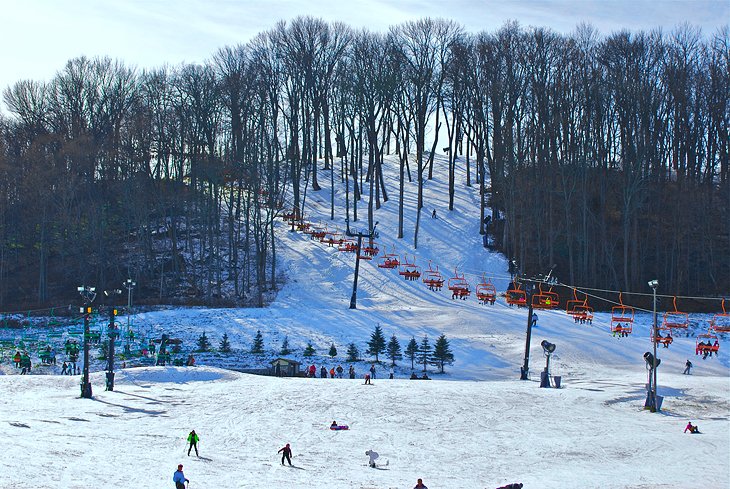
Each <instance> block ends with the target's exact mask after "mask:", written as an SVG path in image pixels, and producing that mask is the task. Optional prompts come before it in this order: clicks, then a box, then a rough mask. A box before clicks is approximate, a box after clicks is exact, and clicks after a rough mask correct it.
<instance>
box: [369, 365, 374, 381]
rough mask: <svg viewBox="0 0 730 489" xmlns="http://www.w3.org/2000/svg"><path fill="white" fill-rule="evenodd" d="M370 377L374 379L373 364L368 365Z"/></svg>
mask: <svg viewBox="0 0 730 489" xmlns="http://www.w3.org/2000/svg"><path fill="white" fill-rule="evenodd" d="M370 377H372V378H373V379H374V378H375V364H374V363H373V364H372V365H370Z"/></svg>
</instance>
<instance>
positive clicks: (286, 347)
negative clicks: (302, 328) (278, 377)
mask: <svg viewBox="0 0 730 489" xmlns="http://www.w3.org/2000/svg"><path fill="white" fill-rule="evenodd" d="M290 353H291V350H290V349H289V337H288V336H284V341H282V342H281V350H280V351H279V355H288V354H290Z"/></svg>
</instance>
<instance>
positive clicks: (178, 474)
mask: <svg viewBox="0 0 730 489" xmlns="http://www.w3.org/2000/svg"><path fill="white" fill-rule="evenodd" d="M172 482H174V483H175V489H185V483H186V482H190V480H189V479H186V478H185V474H183V466H182V464H180V465H178V466H177V470H176V471H175V473H174V474H172Z"/></svg>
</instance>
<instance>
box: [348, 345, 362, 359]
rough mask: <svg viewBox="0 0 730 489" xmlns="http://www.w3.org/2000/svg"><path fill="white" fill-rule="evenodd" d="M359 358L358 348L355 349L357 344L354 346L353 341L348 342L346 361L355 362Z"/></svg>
mask: <svg viewBox="0 0 730 489" xmlns="http://www.w3.org/2000/svg"><path fill="white" fill-rule="evenodd" d="M359 358H360V350H358V349H357V346H355V343H350V344H349V345H347V361H348V362H357V360H358V359H359Z"/></svg>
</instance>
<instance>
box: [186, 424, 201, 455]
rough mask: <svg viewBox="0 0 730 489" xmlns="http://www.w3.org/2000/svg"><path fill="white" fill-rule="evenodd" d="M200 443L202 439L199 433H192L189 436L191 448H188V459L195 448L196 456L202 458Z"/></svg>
mask: <svg viewBox="0 0 730 489" xmlns="http://www.w3.org/2000/svg"><path fill="white" fill-rule="evenodd" d="M198 441H200V437H199V436H198V434H197V433H195V430H193V431H191V432H190V434H189V435H188V443H190V446H189V447H188V457H189V456H190V450H192V449H193V448H195V456H196V457H200V455H198Z"/></svg>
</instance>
